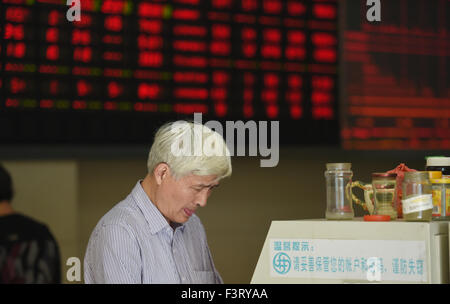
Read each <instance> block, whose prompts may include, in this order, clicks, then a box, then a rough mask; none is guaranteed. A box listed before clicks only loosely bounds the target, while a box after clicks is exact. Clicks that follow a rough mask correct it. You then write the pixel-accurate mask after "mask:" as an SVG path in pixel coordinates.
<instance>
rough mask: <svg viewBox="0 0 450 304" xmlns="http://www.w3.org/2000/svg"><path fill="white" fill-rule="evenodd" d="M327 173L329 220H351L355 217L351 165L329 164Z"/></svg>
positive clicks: (327, 213) (327, 216) (327, 215)
mask: <svg viewBox="0 0 450 304" xmlns="http://www.w3.org/2000/svg"><path fill="white" fill-rule="evenodd" d="M326 166H327V170H326V171H325V179H326V191H327V209H326V212H325V217H326V218H327V219H328V220H351V219H353V217H354V212H353V206H352V196H351V193H352V192H351V191H352V176H353V172H352V170H351V166H352V164H351V163H328V164H327V165H326Z"/></svg>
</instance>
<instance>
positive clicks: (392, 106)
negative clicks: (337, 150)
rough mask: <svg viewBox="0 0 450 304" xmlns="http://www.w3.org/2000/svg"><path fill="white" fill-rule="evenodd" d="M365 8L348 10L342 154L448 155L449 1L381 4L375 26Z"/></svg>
mask: <svg viewBox="0 0 450 304" xmlns="http://www.w3.org/2000/svg"><path fill="white" fill-rule="evenodd" d="M363 2H364V3H363ZM365 2H366V1H359V3H358V1H354V2H352V1H345V9H343V11H344V15H343V16H342V18H344V19H345V21H344V22H343V23H341V24H343V26H342V27H341V30H342V31H343V35H342V37H343V41H342V57H341V60H342V67H343V70H345V77H344V78H343V79H342V86H341V87H340V92H341V99H340V102H341V105H340V113H341V138H342V140H341V143H342V147H343V148H345V149H358V150H367V149H370V150H397V149H402V150H406V149H408V150H409V149H430V150H434V149H438V150H448V149H450V77H449V71H450V61H449V56H450V36H449V34H450V1H446V0H432V1H426V0H408V1H405V0H392V1H391V0H390V1H381V22H373V23H371V22H368V21H367V20H366V18H365V14H366V11H367V9H368V8H367V6H366V3H365Z"/></svg>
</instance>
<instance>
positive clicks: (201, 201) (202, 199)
mask: <svg viewBox="0 0 450 304" xmlns="http://www.w3.org/2000/svg"><path fill="white" fill-rule="evenodd" d="M207 201H208V191H202V192H201V193H200V194H199V196H198V197H197V205H198V206H200V207H205V206H206V202H207Z"/></svg>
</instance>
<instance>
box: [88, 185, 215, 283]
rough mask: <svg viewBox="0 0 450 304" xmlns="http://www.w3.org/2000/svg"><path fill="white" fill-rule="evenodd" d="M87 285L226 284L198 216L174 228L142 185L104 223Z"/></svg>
mask: <svg viewBox="0 0 450 304" xmlns="http://www.w3.org/2000/svg"><path fill="white" fill-rule="evenodd" d="M84 281H85V283H87V284H90V283H106V284H109V283H113V284H127V283H130V284H138V283H144V284H150V283H158V284H161V283H162V284H164V283H168V284H177V283H181V284H195V283H202V284H212V283H220V284H221V283H223V281H222V278H221V277H220V275H219V273H218V272H217V270H216V268H215V266H214V263H213V260H212V257H211V252H210V250H209V247H208V244H207V241H206V233H205V229H204V228H203V225H202V223H201V222H200V219H199V218H198V216H196V215H195V214H193V215H192V216H191V217H190V219H189V220H188V221H187V222H186V223H184V224H179V225H178V226H177V227H176V228H175V229H173V228H171V227H170V225H169V223H168V222H167V221H166V219H165V218H164V216H163V215H162V214H161V212H160V211H159V210H158V209H157V208H156V206H155V205H154V204H153V203H152V202H151V201H150V199H149V197H148V195H147V194H146V193H145V192H144V189H143V188H142V186H141V184H140V181H139V182H138V183H137V184H136V186H135V187H134V189H133V190H132V192H131V193H130V194H129V195H128V196H127V198H126V199H124V200H123V201H121V202H120V203H118V204H117V205H115V206H114V207H113V208H112V209H111V210H110V211H109V212H107V213H106V214H105V215H104V216H103V217H102V218H101V219H100V221H99V223H98V224H97V226H96V227H95V229H94V231H93V232H92V234H91V237H90V239H89V243H88V246H87V249H86V255H85V257H84Z"/></svg>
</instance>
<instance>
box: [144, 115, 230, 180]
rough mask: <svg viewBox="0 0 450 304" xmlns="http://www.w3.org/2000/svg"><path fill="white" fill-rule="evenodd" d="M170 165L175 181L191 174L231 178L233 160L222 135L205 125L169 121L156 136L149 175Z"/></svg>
mask: <svg viewBox="0 0 450 304" xmlns="http://www.w3.org/2000/svg"><path fill="white" fill-rule="evenodd" d="M160 163H166V164H167V165H168V166H169V167H170V169H171V172H172V174H173V175H174V176H175V178H180V177H183V176H186V175H189V174H194V175H216V176H217V177H218V180H220V179H222V178H225V177H228V176H230V175H231V171H232V169H231V157H230V152H229V150H228V147H227V145H226V143H225V141H224V139H223V137H222V135H221V134H219V133H217V132H216V131H214V130H211V129H210V128H208V127H207V126H205V125H202V124H199V123H195V122H188V121H184V120H180V121H176V122H169V123H166V124H164V125H163V126H161V127H160V128H159V129H158V131H157V132H156V134H155V139H154V141H153V144H152V147H151V148H150V152H149V155H148V160H147V169H148V173H153V170H154V169H155V167H156V166H157V165H158V164H160Z"/></svg>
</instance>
